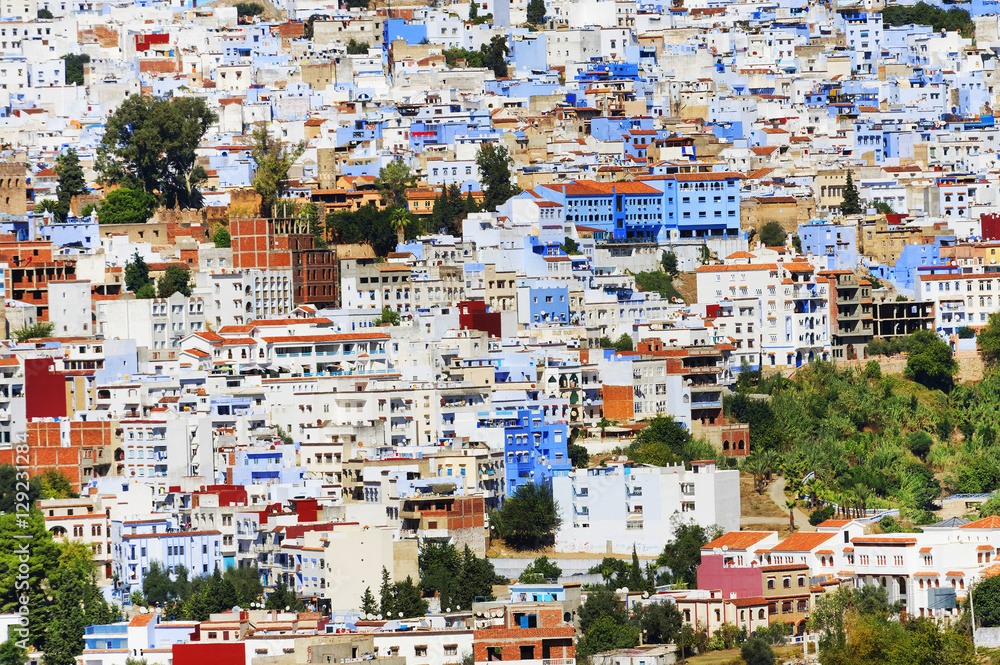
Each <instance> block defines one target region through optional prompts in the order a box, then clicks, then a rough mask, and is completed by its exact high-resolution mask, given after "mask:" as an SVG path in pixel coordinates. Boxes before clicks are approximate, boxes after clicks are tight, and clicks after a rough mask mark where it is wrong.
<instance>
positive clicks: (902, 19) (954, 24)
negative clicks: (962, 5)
mask: <svg viewBox="0 0 1000 665" xmlns="http://www.w3.org/2000/svg"><path fill="white" fill-rule="evenodd" d="M882 22H883V23H884V24H885V25H886V26H896V25H929V26H931V27H932V28H934V31H935V32H940V31H941V30H947V31H948V32H952V31H955V30H957V31H959V32H961V33H962V36H963V37H974V36H975V33H976V27H975V25H974V24H973V22H972V17H971V16H969V12H967V11H966V10H964V9H959V8H957V7H955V8H953V9H949V10H947V11H945V10H944V9H941V8H940V7H935V6H933V5H929V4H927V3H926V2H918V3H917V4H915V5H913V6H912V7H906V6H904V5H889V6H888V7H886V8H885V9H883V10H882Z"/></svg>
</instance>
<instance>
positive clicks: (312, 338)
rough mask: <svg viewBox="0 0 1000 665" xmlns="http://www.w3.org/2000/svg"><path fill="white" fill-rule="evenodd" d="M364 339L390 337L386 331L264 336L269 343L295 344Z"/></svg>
mask: <svg viewBox="0 0 1000 665" xmlns="http://www.w3.org/2000/svg"><path fill="white" fill-rule="evenodd" d="M363 339H389V335H386V334H385V333H347V334H343V335H289V336H285V337H264V338H263V340H264V342H266V343H267V344H294V343H295V342H307V343H312V342H350V341H352V340H363Z"/></svg>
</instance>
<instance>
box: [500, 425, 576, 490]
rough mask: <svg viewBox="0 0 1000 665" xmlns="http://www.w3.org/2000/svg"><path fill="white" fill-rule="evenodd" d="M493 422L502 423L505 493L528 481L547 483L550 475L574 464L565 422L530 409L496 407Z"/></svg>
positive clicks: (565, 470) (549, 480)
mask: <svg viewBox="0 0 1000 665" xmlns="http://www.w3.org/2000/svg"><path fill="white" fill-rule="evenodd" d="M494 422H496V423H503V425H504V454H505V455H506V457H507V462H506V474H507V478H506V481H507V485H506V487H507V496H510V495H511V494H512V493H513V492H514V491H516V490H517V488H518V487H520V486H521V485H525V484H528V483H544V484H546V485H548V484H549V483H550V482H551V479H552V477H553V476H557V475H567V474H569V472H570V470H571V469H572V468H573V464H572V462H570V459H569V453H568V452H567V445H568V442H569V426H568V425H566V423H546V422H545V421H544V418H543V416H542V414H541V413H540V412H539V411H535V410H531V409H516V410H511V411H498V412H497V415H496V419H495V420H494Z"/></svg>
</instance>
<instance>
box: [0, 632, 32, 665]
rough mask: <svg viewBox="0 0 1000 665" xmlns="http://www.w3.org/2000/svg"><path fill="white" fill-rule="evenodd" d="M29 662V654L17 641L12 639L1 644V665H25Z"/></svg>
mask: <svg viewBox="0 0 1000 665" xmlns="http://www.w3.org/2000/svg"><path fill="white" fill-rule="evenodd" d="M26 662H28V652H27V651H26V650H25V649H22V648H21V646H20V645H19V644H18V643H17V639H15V638H14V637H10V638H8V639H7V641H5V642H4V643H3V644H0V665H24V664H25V663H26Z"/></svg>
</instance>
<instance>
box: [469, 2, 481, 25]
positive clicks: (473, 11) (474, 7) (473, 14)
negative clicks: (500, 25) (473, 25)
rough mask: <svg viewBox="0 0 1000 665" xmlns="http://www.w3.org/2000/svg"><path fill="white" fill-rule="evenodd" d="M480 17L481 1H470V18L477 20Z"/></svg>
mask: <svg viewBox="0 0 1000 665" xmlns="http://www.w3.org/2000/svg"><path fill="white" fill-rule="evenodd" d="M478 17H479V3H478V2H470V3H469V20H470V21H475V20H476V19H477V18H478Z"/></svg>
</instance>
